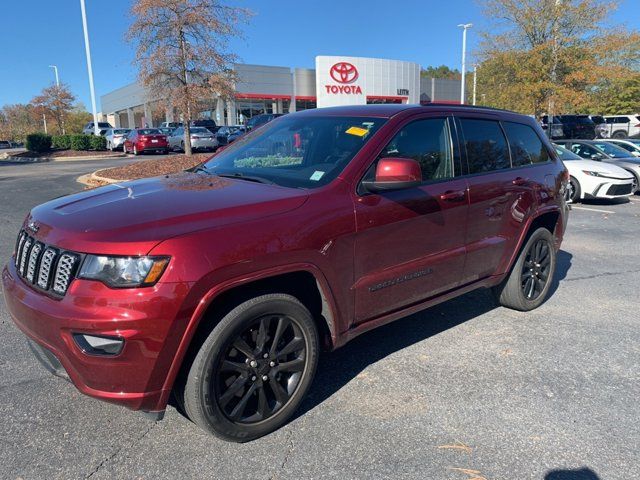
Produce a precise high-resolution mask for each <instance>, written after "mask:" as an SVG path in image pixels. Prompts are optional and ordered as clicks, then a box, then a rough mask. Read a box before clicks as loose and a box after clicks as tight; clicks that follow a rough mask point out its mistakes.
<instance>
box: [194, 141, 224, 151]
mask: <svg viewBox="0 0 640 480" xmlns="http://www.w3.org/2000/svg"><path fill="white" fill-rule="evenodd" d="M217 147H218V141H217V140H215V139H198V140H191V148H203V149H204V148H208V149H215V148H217Z"/></svg>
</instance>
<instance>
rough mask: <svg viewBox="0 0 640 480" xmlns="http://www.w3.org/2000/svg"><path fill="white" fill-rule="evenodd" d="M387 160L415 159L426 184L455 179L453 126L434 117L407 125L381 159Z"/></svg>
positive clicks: (381, 155)
mask: <svg viewBox="0 0 640 480" xmlns="http://www.w3.org/2000/svg"><path fill="white" fill-rule="evenodd" d="M384 157H401V158H412V159H413V160H415V161H417V162H418V163H419V164H420V170H422V180H423V181H426V182H427V181H430V180H440V179H444V178H451V177H453V153H452V150H451V135H450V133H449V123H448V122H447V120H446V119H444V118H430V119H426V120H418V121H415V122H412V123H410V124H409V125H406V126H405V127H403V128H402V130H400V131H399V132H398V133H397V134H396V135H395V137H393V139H391V141H390V142H389V144H388V145H387V146H386V147H385V148H384V150H383V151H382V153H381V154H380V155H379V156H378V158H379V159H380V158H384ZM373 171H374V169H372V170H371V172H372V173H371V174H373Z"/></svg>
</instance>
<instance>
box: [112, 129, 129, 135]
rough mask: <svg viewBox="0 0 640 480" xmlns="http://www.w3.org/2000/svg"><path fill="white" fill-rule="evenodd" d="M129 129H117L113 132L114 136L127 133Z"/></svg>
mask: <svg viewBox="0 0 640 480" xmlns="http://www.w3.org/2000/svg"><path fill="white" fill-rule="evenodd" d="M129 131H130V130H129V129H128V128H118V129H116V130H114V131H113V133H114V134H116V135H121V134H123V133H129Z"/></svg>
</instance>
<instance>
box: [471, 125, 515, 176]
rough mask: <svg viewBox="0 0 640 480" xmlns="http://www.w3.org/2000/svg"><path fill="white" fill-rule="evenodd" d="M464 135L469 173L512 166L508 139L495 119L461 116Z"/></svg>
mask: <svg viewBox="0 0 640 480" xmlns="http://www.w3.org/2000/svg"><path fill="white" fill-rule="evenodd" d="M460 124H461V126H462V136H463V143H464V147H465V150H466V152H467V162H468V164H469V173H471V174H474V173H484V172H492V171H495V170H503V169H505V168H510V167H511V160H510V158H509V149H508V147H507V140H506V139H505V137H504V133H503V132H502V128H501V127H500V124H499V123H498V122H497V121H495V120H484V119H482V120H481V119H475V118H461V119H460Z"/></svg>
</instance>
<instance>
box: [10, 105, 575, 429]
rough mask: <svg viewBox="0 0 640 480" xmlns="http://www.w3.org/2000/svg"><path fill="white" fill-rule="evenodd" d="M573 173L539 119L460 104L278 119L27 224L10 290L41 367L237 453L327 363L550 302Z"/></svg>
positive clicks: (296, 400) (287, 410) (278, 420)
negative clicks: (176, 411) (415, 330)
mask: <svg viewBox="0 0 640 480" xmlns="http://www.w3.org/2000/svg"><path fill="white" fill-rule="evenodd" d="M567 181H568V175H567V170H566V169H565V167H564V165H563V164H562V162H561V161H560V160H559V159H558V158H557V156H556V153H555V151H554V149H553V148H552V146H551V144H550V143H549V142H548V140H547V139H545V137H544V134H543V132H542V130H541V129H540V127H539V126H538V125H537V124H536V123H535V121H534V120H533V119H531V118H529V117H526V116H522V115H517V114H515V113H511V112H506V111H498V110H490V109H486V108H471V107H460V106H442V105H432V106H426V107H419V106H410V105H375V106H374V105H369V106H356V107H339V108H327V109H316V110H307V111H304V112H299V113H294V114H290V115H286V116H284V117H281V118H278V119H276V120H274V121H273V122H271V123H269V124H268V125H266V126H264V127H263V128H260V129H256V130H254V131H252V132H250V133H249V134H247V135H245V136H243V137H242V138H241V139H239V140H238V141H236V142H234V143H233V144H232V145H231V146H229V147H228V148H226V149H225V150H223V151H221V152H219V153H218V154H217V155H214V156H213V157H212V158H211V159H210V160H208V161H207V162H205V163H204V164H202V165H200V166H198V167H196V168H195V169H193V170H191V171H187V172H183V173H179V174H174V175H166V176H160V177H156V178H148V179H143V180H137V181H131V182H125V183H122V184H117V185H109V186H105V187H102V188H98V189H95V190H89V191H83V192H81V193H77V194H74V195H69V196H66V197H62V198H57V199H54V200H52V201H50V202H48V203H45V204H43V205H40V206H37V207H35V208H34V209H33V210H32V211H31V212H30V213H29V214H28V215H27V218H26V219H25V221H24V224H23V226H22V229H21V230H20V232H19V234H18V238H17V242H16V247H15V253H14V256H13V258H12V259H11V260H10V261H9V263H8V265H7V266H6V267H5V268H4V270H3V273H2V283H3V286H4V294H5V298H6V303H7V305H8V308H9V311H10V312H11V315H12V317H13V319H14V320H15V322H16V324H17V325H18V327H19V328H20V329H21V330H22V331H23V332H24V333H25V335H26V336H27V337H28V338H29V339H30V342H31V345H32V347H33V350H34V352H35V353H36V355H37V357H38V358H39V359H40V360H41V361H42V362H43V363H44V364H45V365H46V366H47V367H48V368H49V369H50V370H51V371H52V372H54V373H57V374H59V375H63V376H68V378H69V379H70V380H71V381H72V382H73V384H74V385H75V386H76V387H77V388H78V389H79V390H80V391H82V392H83V393H85V394H87V395H90V396H93V397H96V398H99V399H102V400H106V401H109V402H113V403H117V404H121V405H124V406H127V407H129V408H132V409H136V410H143V411H145V412H148V413H151V414H153V415H155V416H157V417H161V416H162V414H163V412H164V410H165V408H166V405H167V402H168V400H169V396H170V395H174V397H175V398H176V401H177V403H178V404H179V405H180V406H181V407H182V410H184V411H185V412H186V414H187V415H188V416H189V418H190V419H191V420H193V421H194V422H195V423H196V424H198V425H199V426H201V427H202V428H204V429H205V430H207V431H209V432H211V433H213V434H216V435H218V436H220V437H222V438H225V439H228V440H233V441H246V440H250V439H254V438H257V437H259V436H261V435H264V434H266V433H269V432H271V431H273V430H274V429H276V428H278V427H279V426H281V425H282V424H283V423H285V422H286V421H287V419H289V418H290V417H291V415H292V414H293V412H294V411H295V409H296V408H297V407H298V405H299V404H300V401H301V400H302V398H303V396H304V394H305V393H306V392H307V390H308V389H309V386H310V385H311V382H312V379H313V376H314V372H315V369H316V365H317V363H318V355H319V350H320V349H321V347H325V348H326V349H335V348H338V347H340V346H342V345H344V344H345V343H346V342H348V341H349V340H351V339H352V338H354V337H356V336H357V335H360V334H362V333H363V332H366V331H367V330H370V329H372V328H374V327H377V326H379V325H383V324H385V323H387V322H390V321H392V320H395V319H398V318H400V317H404V316H406V315H408V314H410V313H412V312H416V311H418V310H421V309H424V308H426V307H429V306H431V305H434V304H436V303H439V302H443V301H445V300H447V299H450V298H453V297H455V296H458V295H462V294H464V293H466V292H469V291H471V290H474V289H477V288H481V287H483V288H490V289H491V290H492V291H493V293H494V294H495V296H496V298H497V301H498V302H499V303H500V304H501V305H504V306H506V307H509V308H514V309H517V310H521V311H527V310H531V309H533V308H536V307H538V306H539V305H540V304H541V303H542V302H543V301H544V300H545V298H546V297H547V295H548V293H549V288H550V285H551V281H552V277H553V274H554V269H555V266H556V252H557V250H558V248H559V246H560V242H561V240H562V237H563V233H564V230H565V226H566V221H567V206H566V204H565V201H564V190H565V188H566V185H567Z"/></svg>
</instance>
